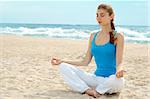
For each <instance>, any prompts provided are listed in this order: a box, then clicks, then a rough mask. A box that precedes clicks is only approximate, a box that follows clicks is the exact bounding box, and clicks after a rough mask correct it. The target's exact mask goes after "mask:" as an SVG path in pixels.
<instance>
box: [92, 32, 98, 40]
mask: <svg viewBox="0 0 150 99" xmlns="http://www.w3.org/2000/svg"><path fill="white" fill-rule="evenodd" d="M97 34H98V32H96V33H95V35H94V38H93V41H95V39H96V36H97Z"/></svg>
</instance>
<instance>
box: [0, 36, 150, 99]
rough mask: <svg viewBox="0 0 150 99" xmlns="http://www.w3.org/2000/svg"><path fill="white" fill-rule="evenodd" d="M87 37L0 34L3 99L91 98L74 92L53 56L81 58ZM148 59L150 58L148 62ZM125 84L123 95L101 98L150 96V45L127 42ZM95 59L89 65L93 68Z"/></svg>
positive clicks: (134, 98)
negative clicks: (59, 70)
mask: <svg viewBox="0 0 150 99" xmlns="http://www.w3.org/2000/svg"><path fill="white" fill-rule="evenodd" d="M87 44H88V41H87V40H66V39H46V38H32V37H18V36H13V35H0V99H70V98H72V99H90V97H89V96H86V95H81V94H79V93H76V92H73V91H71V90H70V89H69V88H68V87H67V86H66V85H65V84H64V83H63V80H62V77H60V75H59V72H58V70H57V66H51V64H50V62H49V60H50V59H51V57H52V56H57V57H60V58H63V59H69V60H78V59H82V57H83V56H84V54H85V52H86V50H87ZM148 60H149V61H148ZM122 65H124V66H125V69H126V70H127V74H126V75H125V79H126V84H125V88H124V89H123V90H122V92H121V93H120V95H114V96H102V97H101V98H100V99H148V97H150V78H149V77H150V45H148V44H133V43H126V44H125V50H124V60H123V64H122ZM94 66H95V64H94V62H93V61H92V62H91V63H90V64H89V66H88V67H80V68H81V69H83V70H85V71H88V72H91V71H93V70H94Z"/></svg>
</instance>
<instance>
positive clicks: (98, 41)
mask: <svg viewBox="0 0 150 99" xmlns="http://www.w3.org/2000/svg"><path fill="white" fill-rule="evenodd" d="M96 20H97V22H98V23H99V25H100V26H101V30H100V31H99V32H97V33H92V34H91V36H90V39H89V46H88V50H87V53H86V56H85V57H84V59H83V60H82V61H64V60H61V59H58V58H52V60H51V63H52V65H59V70H60V73H61V74H62V75H63V77H64V80H65V82H66V83H67V84H68V85H69V86H70V87H71V88H72V89H73V90H74V91H77V92H80V93H85V94H88V95H90V96H93V97H98V96H100V95H101V94H105V93H110V94H111V93H117V92H120V91H121V89H122V87H123V82H124V78H123V74H124V70H123V67H122V66H121V65H120V64H121V62H122V57H123V48H124V36H123V34H122V33H116V31H115V27H114V23H113V21H114V12H113V9H112V7H111V6H109V5H107V4H100V5H99V6H98V8H97V13H96ZM92 57H94V59H95V63H96V70H95V72H94V74H92V73H87V72H84V71H82V70H80V69H79V68H77V67H75V66H87V65H88V64H89V63H90V61H91V59H92Z"/></svg>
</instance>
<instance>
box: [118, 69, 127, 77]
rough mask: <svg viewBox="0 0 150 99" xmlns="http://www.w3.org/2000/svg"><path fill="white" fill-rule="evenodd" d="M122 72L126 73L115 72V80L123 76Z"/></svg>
mask: <svg viewBox="0 0 150 99" xmlns="http://www.w3.org/2000/svg"><path fill="white" fill-rule="evenodd" d="M124 72H126V71H124V70H120V71H117V73H116V77H117V78H121V77H123V76H124Z"/></svg>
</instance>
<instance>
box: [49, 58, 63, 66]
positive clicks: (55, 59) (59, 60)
mask: <svg viewBox="0 0 150 99" xmlns="http://www.w3.org/2000/svg"><path fill="white" fill-rule="evenodd" d="M61 63H62V61H61V59H58V58H52V59H51V64H52V65H59V64H61Z"/></svg>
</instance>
